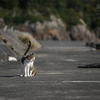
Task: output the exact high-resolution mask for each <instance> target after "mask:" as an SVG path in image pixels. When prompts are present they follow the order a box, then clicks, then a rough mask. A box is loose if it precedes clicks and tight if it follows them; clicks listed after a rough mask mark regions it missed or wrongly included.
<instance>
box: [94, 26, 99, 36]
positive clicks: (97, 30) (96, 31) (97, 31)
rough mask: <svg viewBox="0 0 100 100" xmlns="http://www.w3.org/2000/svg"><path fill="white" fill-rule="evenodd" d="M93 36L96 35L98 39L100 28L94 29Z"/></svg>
mask: <svg viewBox="0 0 100 100" xmlns="http://www.w3.org/2000/svg"><path fill="white" fill-rule="evenodd" d="M95 35H96V36H97V37H98V38H100V27H97V28H96V29H95Z"/></svg>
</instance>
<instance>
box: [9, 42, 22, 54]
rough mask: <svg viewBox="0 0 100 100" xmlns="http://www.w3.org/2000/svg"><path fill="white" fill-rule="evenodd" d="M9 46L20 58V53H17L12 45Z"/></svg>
mask: <svg viewBox="0 0 100 100" xmlns="http://www.w3.org/2000/svg"><path fill="white" fill-rule="evenodd" d="M7 45H8V46H9V48H10V49H11V50H13V51H14V52H15V53H16V54H17V55H18V56H20V53H19V52H17V51H16V50H15V49H14V48H13V46H12V45H10V44H7Z"/></svg>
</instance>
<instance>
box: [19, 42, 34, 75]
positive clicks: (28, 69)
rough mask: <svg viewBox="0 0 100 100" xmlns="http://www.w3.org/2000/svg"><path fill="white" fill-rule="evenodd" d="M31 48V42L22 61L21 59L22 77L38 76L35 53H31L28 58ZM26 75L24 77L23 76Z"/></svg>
mask: <svg viewBox="0 0 100 100" xmlns="http://www.w3.org/2000/svg"><path fill="white" fill-rule="evenodd" d="M30 46H31V41H29V46H28V48H27V50H26V52H25V53H24V55H23V57H22V59H21V75H20V76H21V77H23V76H24V77H32V76H35V75H36V69H35V66H34V61H35V56H34V53H30V54H29V55H27V56H26V54H27V52H28V51H29V49H30ZM23 73H24V75H23Z"/></svg>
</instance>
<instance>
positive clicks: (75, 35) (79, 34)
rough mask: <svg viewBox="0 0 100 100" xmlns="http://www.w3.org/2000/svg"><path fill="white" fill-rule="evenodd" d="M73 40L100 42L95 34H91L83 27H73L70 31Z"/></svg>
mask: <svg viewBox="0 0 100 100" xmlns="http://www.w3.org/2000/svg"><path fill="white" fill-rule="evenodd" d="M70 37H71V40H76V41H80V40H81V41H100V40H99V38H97V37H96V36H95V34H94V33H90V31H89V30H88V29H86V27H85V26H83V25H80V24H79V25H76V26H72V27H71V30H70Z"/></svg>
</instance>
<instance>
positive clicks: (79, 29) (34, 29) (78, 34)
mask: <svg viewBox="0 0 100 100" xmlns="http://www.w3.org/2000/svg"><path fill="white" fill-rule="evenodd" d="M50 18H51V21H44V22H43V23H41V22H39V21H38V22H36V23H35V24H29V23H28V22H27V23H25V25H22V26H21V25H19V26H16V27H15V28H16V29H18V30H20V31H24V32H29V33H31V34H32V35H33V36H34V37H35V38H36V39H37V40H67V41H68V40H75V41H100V39H99V38H100V35H99V32H100V28H99V27H98V28H97V29H96V31H93V32H91V31H90V30H89V29H88V28H87V25H86V23H85V22H84V21H83V20H82V19H80V22H81V23H82V24H77V25H72V26H71V29H70V31H69V32H67V31H66V29H65V24H64V22H63V21H62V20H61V19H60V18H56V17H55V16H54V15H51V16H50Z"/></svg>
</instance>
